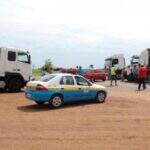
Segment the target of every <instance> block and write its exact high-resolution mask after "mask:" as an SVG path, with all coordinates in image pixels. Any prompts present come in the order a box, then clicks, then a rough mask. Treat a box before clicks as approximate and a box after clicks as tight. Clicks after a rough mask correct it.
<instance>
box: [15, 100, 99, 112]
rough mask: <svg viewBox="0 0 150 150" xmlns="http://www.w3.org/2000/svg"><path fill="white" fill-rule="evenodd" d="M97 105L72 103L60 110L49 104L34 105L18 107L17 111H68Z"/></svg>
mask: <svg viewBox="0 0 150 150" xmlns="http://www.w3.org/2000/svg"><path fill="white" fill-rule="evenodd" d="M96 103H97V102H91V101H86V102H72V103H66V104H64V105H63V106H62V107H60V108H52V107H51V106H50V105H49V104H44V105H37V104H33V105H26V106H18V107H17V109H18V110H19V111H23V112H39V111H50V110H57V109H66V108H72V107H84V106H86V105H94V104H96Z"/></svg>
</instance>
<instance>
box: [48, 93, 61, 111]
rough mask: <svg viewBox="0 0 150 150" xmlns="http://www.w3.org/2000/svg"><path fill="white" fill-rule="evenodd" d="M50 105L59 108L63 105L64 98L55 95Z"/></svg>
mask: <svg viewBox="0 0 150 150" xmlns="http://www.w3.org/2000/svg"><path fill="white" fill-rule="evenodd" d="M49 103H50V105H51V106H52V107H54V108H59V107H61V106H62V104H63V98H62V96H61V95H54V96H53V97H52V98H51V100H50V101H49Z"/></svg>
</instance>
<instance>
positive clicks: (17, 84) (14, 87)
mask: <svg viewBox="0 0 150 150" xmlns="http://www.w3.org/2000/svg"><path fill="white" fill-rule="evenodd" d="M22 84H23V83H22V81H21V80H20V79H18V78H12V79H10V80H9V81H8V91H9V92H19V91H21V88H22Z"/></svg>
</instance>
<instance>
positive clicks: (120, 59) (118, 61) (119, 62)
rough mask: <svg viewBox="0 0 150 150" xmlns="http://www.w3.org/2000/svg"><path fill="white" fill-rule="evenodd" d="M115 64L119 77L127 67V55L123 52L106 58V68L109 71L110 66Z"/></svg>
mask: <svg viewBox="0 0 150 150" xmlns="http://www.w3.org/2000/svg"><path fill="white" fill-rule="evenodd" d="M112 65H114V66H115V67H116V69H117V75H118V78H120V77H121V72H122V69H124V68H125V65H126V63H125V57H124V55H123V54H116V55H113V56H111V57H109V58H106V59H105V69H106V71H108V72H109V70H110V68H111V67H112Z"/></svg>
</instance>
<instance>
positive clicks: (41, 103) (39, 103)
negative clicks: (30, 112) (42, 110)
mask: <svg viewBox="0 0 150 150" xmlns="http://www.w3.org/2000/svg"><path fill="white" fill-rule="evenodd" d="M35 102H36V103H37V104H38V105H43V104H44V102H39V101H35Z"/></svg>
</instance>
